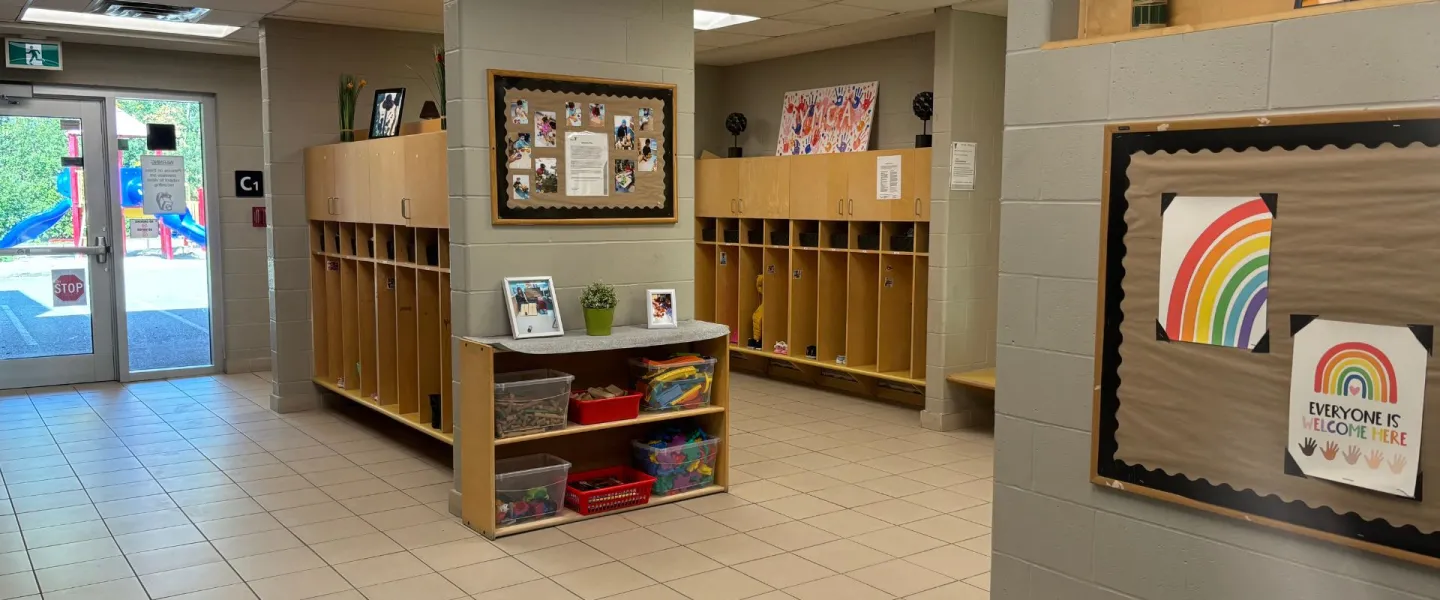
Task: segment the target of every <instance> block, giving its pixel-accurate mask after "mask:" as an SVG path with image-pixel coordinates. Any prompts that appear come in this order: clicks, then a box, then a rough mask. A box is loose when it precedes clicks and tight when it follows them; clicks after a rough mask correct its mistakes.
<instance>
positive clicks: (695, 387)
mask: <svg viewBox="0 0 1440 600" xmlns="http://www.w3.org/2000/svg"><path fill="white" fill-rule="evenodd" d="M715 362H716V361H715V359H713V358H708V357H703V356H682V357H678V358H672V359H669V360H660V361H657V360H646V359H643V358H632V359H630V371H631V375H633V376H634V377H635V391H637V392H640V393H642V394H645V397H644V399H643V400H641V401H640V410H641V412H664V411H670V410H689V409H694V408H700V407H702V406H709V405H710V388H711V387H712V385H713V384H714V380H715Z"/></svg>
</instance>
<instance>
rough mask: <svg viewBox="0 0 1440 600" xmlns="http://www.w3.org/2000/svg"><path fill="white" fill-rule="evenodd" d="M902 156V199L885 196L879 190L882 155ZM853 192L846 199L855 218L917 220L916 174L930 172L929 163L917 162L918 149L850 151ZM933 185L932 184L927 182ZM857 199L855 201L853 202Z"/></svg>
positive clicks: (852, 219) (848, 215)
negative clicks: (882, 196)
mask: <svg viewBox="0 0 1440 600" xmlns="http://www.w3.org/2000/svg"><path fill="white" fill-rule="evenodd" d="M883 157H896V158H899V159H900V199H898V200H881V199H880V197H879V196H880V195H879V190H877V189H876V188H877V185H878V180H879V167H880V159H881V158H883ZM846 158H847V163H848V166H849V169H848V186H847V188H848V189H849V194H848V196H849V197H848V199H847V201H846V207H845V213H846V217H847V218H849V219H850V220H851V221H914V220H915V219H916V217H917V215H916V214H915V212H916V206H915V204H916V203H915V199H916V198H917V197H918V196H917V194H918V193H920V190H919V189H918V188H917V186H916V181H915V177H916V175H922V174H926V173H928V170H929V169H928V164H927V165H926V166H925V167H921V166H920V165H919V164H918V163H917V159H916V156H915V151H914V150H880V151H874V152H856V153H854V154H852V155H848V156H847V157H846ZM926 187H927V188H928V187H929V186H928V185H927V186H926ZM926 193H927V195H928V192H926ZM851 201H853V204H852V203H851Z"/></svg>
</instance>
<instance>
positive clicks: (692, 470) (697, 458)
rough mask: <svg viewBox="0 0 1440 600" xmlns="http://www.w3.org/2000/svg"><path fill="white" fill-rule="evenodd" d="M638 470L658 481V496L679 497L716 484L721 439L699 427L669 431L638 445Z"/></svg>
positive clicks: (636, 447)
mask: <svg viewBox="0 0 1440 600" xmlns="http://www.w3.org/2000/svg"><path fill="white" fill-rule="evenodd" d="M634 446H635V463H636V465H635V466H636V468H637V469H640V470H641V471H644V472H646V473H648V474H649V475H651V476H653V477H654V478H655V487H654V488H653V490H652V492H653V493H654V494H655V495H657V496H668V495H672V494H679V493H682V492H687V491H690V490H694V489H699V488H702V487H706V486H710V485H714V484H715V461H716V458H717V457H718V456H719V451H720V439H719V438H716V437H714V436H711V435H710V434H707V433H705V431H704V430H703V429H699V428H696V429H694V430H692V431H689V432H687V431H685V430H681V429H676V428H669V429H664V430H661V431H659V432H658V433H657V434H655V435H652V436H650V437H648V438H646V439H645V440H642V441H636V442H634Z"/></svg>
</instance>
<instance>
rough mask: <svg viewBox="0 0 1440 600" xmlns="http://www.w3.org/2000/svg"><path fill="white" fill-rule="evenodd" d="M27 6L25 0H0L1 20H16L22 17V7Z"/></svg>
mask: <svg viewBox="0 0 1440 600" xmlns="http://www.w3.org/2000/svg"><path fill="white" fill-rule="evenodd" d="M24 7H25V0H0V21H14V20H15V19H18V18H20V9H22V8H24Z"/></svg>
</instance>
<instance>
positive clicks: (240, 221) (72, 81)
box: [0, 43, 270, 373]
mask: <svg viewBox="0 0 1440 600" xmlns="http://www.w3.org/2000/svg"><path fill="white" fill-rule="evenodd" d="M0 79H6V80H10V81H29V82H33V83H45V84H54V85H83V86H93V87H106V88H126V89H134V90H157V91H169V92H188V93H197V94H211V95H214V96H215V112H216V139H215V140H213V142H214V143H215V144H216V148H217V150H218V152H219V156H218V157H217V158H218V162H217V164H218V165H219V167H220V172H219V173H216V174H215V179H216V181H217V182H219V184H220V196H219V198H220V202H219V209H220V214H219V218H218V219H217V218H216V216H215V215H211V216H210V223H209V227H211V228H212V229H213V228H215V227H219V228H220V235H219V236H217V239H218V247H219V249H220V257H221V259H220V260H221V263H222V267H223V268H224V281H223V290H224V294H225V297H224V299H223V300H224V305H225V306H224V318H225V363H224V365H223V366H224V368H225V371H226V372H229V373H240V372H248V371H264V370H268V369H269V368H270V330H269V328H267V327H265V325H266V324H267V323H268V322H269V321H270V307H269V302H268V301H267V295H266V292H265V289H266V283H265V279H266V264H265V230H264V229H256V228H253V227H251V226H250V208H251V207H254V206H263V205H264V202H263V201H260V200H258V199H255V198H236V197H235V178H234V177H233V176H232V175H231V173H233V172H235V171H236V170H259V169H261V168H262V167H263V166H264V162H265V157H264V149H263V148H262V141H261V127H260V90H259V85H260V61H259V60H257V59H255V58H253V57H247V56H227V55H222V54H198V53H193V52H177V51H168V50H150V49H145V48H125V47H119V46H100V45H93V44H72V43H67V44H65V70H63V71H20V70H15V69H0Z"/></svg>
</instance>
